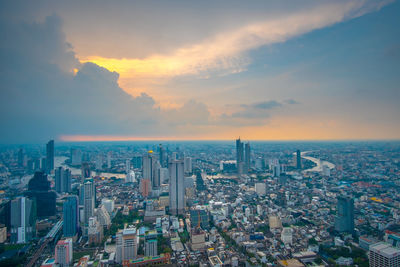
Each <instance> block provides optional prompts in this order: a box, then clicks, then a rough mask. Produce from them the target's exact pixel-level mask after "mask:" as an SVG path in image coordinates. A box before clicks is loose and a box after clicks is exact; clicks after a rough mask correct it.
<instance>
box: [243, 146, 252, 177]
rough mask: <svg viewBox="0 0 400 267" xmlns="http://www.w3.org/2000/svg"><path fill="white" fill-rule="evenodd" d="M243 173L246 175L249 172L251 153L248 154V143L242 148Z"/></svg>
mask: <svg viewBox="0 0 400 267" xmlns="http://www.w3.org/2000/svg"><path fill="white" fill-rule="evenodd" d="M244 152H245V153H244V171H245V172H246V173H248V172H249V171H250V163H251V154H250V153H251V152H250V143H249V142H247V143H246V145H245V146H244Z"/></svg>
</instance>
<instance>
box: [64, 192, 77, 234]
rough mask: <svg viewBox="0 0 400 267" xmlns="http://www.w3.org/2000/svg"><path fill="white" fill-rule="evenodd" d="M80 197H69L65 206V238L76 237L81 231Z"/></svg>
mask: <svg viewBox="0 0 400 267" xmlns="http://www.w3.org/2000/svg"><path fill="white" fill-rule="evenodd" d="M78 202H79V200H78V197H77V196H68V197H67V200H66V201H65V202H64V204H63V221H64V222H63V233H64V236H65V237H74V236H76V234H77V233H78V229H79V208H78V206H79V205H78V204H79V203H78Z"/></svg>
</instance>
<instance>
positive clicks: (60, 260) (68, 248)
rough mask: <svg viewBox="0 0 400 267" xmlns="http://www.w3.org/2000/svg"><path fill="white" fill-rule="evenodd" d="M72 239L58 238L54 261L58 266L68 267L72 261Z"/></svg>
mask: <svg viewBox="0 0 400 267" xmlns="http://www.w3.org/2000/svg"><path fill="white" fill-rule="evenodd" d="M72 254H73V250H72V239H71V238H67V239H65V240H59V241H58V242H57V245H56V248H55V263H56V264H58V265H57V266H60V267H68V266H69V265H70V264H71V263H72Z"/></svg>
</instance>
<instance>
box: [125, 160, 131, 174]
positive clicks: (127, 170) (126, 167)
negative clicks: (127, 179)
mask: <svg viewBox="0 0 400 267" xmlns="http://www.w3.org/2000/svg"><path fill="white" fill-rule="evenodd" d="M130 170H131V160H130V159H127V160H126V161H125V172H126V173H127V174H128V173H129V172H130Z"/></svg>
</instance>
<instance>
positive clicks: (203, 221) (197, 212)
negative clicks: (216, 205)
mask: <svg viewBox="0 0 400 267" xmlns="http://www.w3.org/2000/svg"><path fill="white" fill-rule="evenodd" d="M190 225H191V227H192V228H196V227H197V228H199V227H200V228H202V229H205V230H208V229H209V228H210V217H209V215H208V212H207V210H206V209H205V208H196V209H192V210H190Z"/></svg>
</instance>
